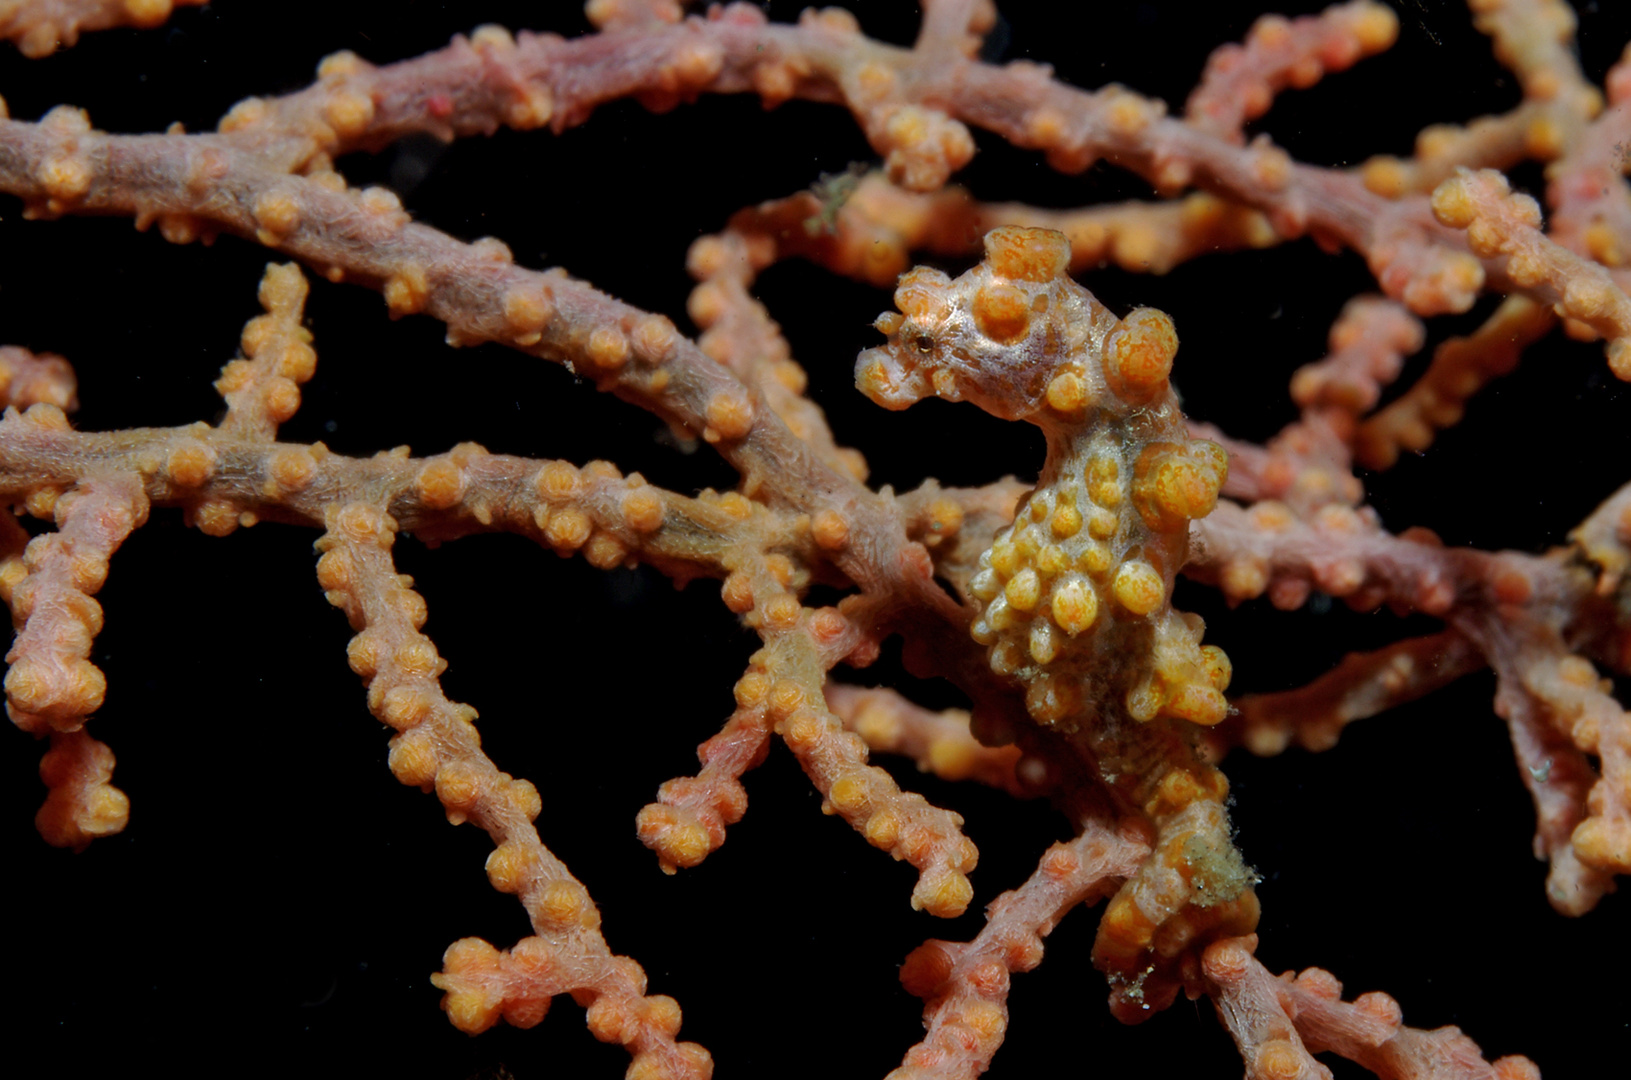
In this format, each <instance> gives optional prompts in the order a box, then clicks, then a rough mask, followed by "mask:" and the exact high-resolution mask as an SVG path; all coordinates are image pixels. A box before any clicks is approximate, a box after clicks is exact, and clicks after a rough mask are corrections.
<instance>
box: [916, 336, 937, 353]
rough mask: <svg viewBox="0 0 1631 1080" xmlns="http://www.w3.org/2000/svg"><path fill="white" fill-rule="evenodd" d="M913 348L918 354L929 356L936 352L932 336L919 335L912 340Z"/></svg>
mask: <svg viewBox="0 0 1631 1080" xmlns="http://www.w3.org/2000/svg"><path fill="white" fill-rule="evenodd" d="M912 347H913V348H914V349H916V350H917V351H918V352H920V353H923V354H924V355H928V354H929V353H932V352H934V337H933V336H932V335H930V334H919V335H918V336H917V337H915V338H913V339H912Z"/></svg>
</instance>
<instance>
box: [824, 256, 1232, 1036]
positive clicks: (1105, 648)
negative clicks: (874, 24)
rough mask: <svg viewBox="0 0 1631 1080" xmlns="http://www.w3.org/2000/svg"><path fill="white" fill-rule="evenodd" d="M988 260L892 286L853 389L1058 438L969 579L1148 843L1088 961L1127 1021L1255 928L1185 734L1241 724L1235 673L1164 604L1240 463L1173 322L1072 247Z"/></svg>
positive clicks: (1219, 782)
mask: <svg viewBox="0 0 1631 1080" xmlns="http://www.w3.org/2000/svg"><path fill="white" fill-rule="evenodd" d="M985 251H986V257H985V261H984V262H982V263H981V264H980V265H979V266H977V267H975V268H974V269H972V270H970V271H969V272H968V273H966V274H964V275H962V276H961V277H959V278H957V279H956V280H955V281H954V280H952V279H951V278H949V277H947V276H946V275H945V274H943V273H941V272H939V271H937V270H931V269H928V268H924V267H919V268H918V269H915V270H912V271H910V272H909V273H907V274H905V275H904V276H903V277H902V278H901V280H900V283H899V285H898V287H897V289H896V292H895V304H896V306H897V307H898V308H899V309H900V312H899V313H895V312H890V313H886V314H884V315H882V316H880V317H879V319H878V321H877V323H876V325H877V327H878V329H879V330H881V331H883V332H884V333H885V334H887V335H888V337H889V341H888V343H887V344H885V345H883V346H881V347H879V348H875V349H869V350H867V351H866V352H864V353H862V354H861V356H860V358H859V359H858V360H857V363H856V382H857V384H858V385H859V387H860V389H861V390H862V392H863V393H865V394H866V395H867V396H868V397H870V398H871V399H872V400H873V401H875V402H877V403H879V404H880V405H883V406H885V407H886V408H891V409H903V408H905V407H907V406H908V405H910V404H911V403H912V402H914V401H918V400H920V399H922V398H924V397H928V396H930V395H933V396H936V397H941V398H946V399H948V400H952V401H965V400H966V401H971V402H973V403H974V404H976V405H979V406H980V407H981V408H983V409H985V410H986V411H987V412H990V413H992V414H994V415H996V416H1000V417H1004V418H1007V419H1016V420H1028V421H1030V422H1031V423H1034V424H1036V425H1037V426H1039V427H1040V428H1042V430H1043V431H1044V432H1045V433H1046V435H1047V446H1048V451H1047V460H1046V462H1045V464H1044V465H1043V468H1042V473H1041V476H1040V478H1039V479H1038V482H1037V486H1036V489H1035V490H1034V491H1032V492H1031V493H1030V494H1029V495H1028V496H1027V497H1026V498H1025V499H1024V500H1022V501H1021V502H1020V504H1019V508H1018V512H1017V513H1016V515H1015V518H1014V523H1013V525H1012V526H1010V527H1009V528H1007V529H1004V530H1003V531H1001V532H999V533H998V534H997V536H996V538H995V539H994V541H993V543H992V545H991V547H990V549H989V550H988V551H987V552H986V553H985V554H984V555H982V556H981V559H980V570H979V572H978V573H977V574H976V575H975V576H974V577H973V579H972V580H971V581H970V584H969V588H970V591H971V592H972V593H973V596H974V599H975V601H976V602H977V604H978V605H979V614H978V616H977V617H976V618H975V619H974V621H973V623H972V626H971V628H970V632H971V634H972V636H973V638H974V640H975V641H977V642H979V643H980V644H981V645H984V646H986V647H987V652H988V656H989V658H990V663H991V667H992V670H993V671H995V672H997V673H998V674H999V675H1003V676H1007V677H1009V678H1012V679H1014V680H1015V681H1017V682H1018V683H1019V684H1020V685H1022V686H1023V687H1024V690H1025V704H1026V708H1027V710H1028V711H1029V712H1030V714H1031V716H1032V717H1033V718H1035V719H1036V720H1037V721H1038V722H1039V723H1042V724H1045V725H1047V726H1049V727H1051V728H1053V729H1055V730H1057V731H1059V732H1061V733H1063V734H1066V735H1068V736H1069V737H1070V738H1071V739H1072V740H1073V741H1074V743H1075V744H1076V745H1077V746H1078V747H1079V748H1080V749H1081V750H1082V751H1083V752H1084V754H1085V755H1086V756H1087V757H1088V758H1089V759H1090V760H1091V761H1092V762H1093V764H1094V766H1095V767H1096V769H1097V770H1098V774H1099V776H1100V778H1101V779H1102V780H1103V781H1104V782H1105V783H1106V785H1107V786H1108V787H1109V788H1110V789H1111V790H1112V791H1113V792H1114V793H1115V794H1116V795H1117V797H1118V798H1119V799H1121V800H1122V801H1123V803H1124V804H1125V805H1126V806H1127V807H1128V808H1129V809H1136V810H1137V811H1139V812H1141V813H1142V814H1143V815H1145V816H1146V817H1147V818H1148V820H1149V821H1150V822H1151V824H1152V825H1153V827H1154V829H1155V834H1156V845H1155V853H1154V855H1153V856H1152V858H1151V860H1150V862H1149V863H1148V864H1146V866H1145V867H1144V868H1143V869H1142V870H1141V871H1140V872H1139V874H1138V875H1137V876H1136V877H1135V878H1134V879H1132V880H1131V881H1129V882H1127V884H1126V885H1125V886H1124V887H1123V888H1122V890H1121V891H1120V893H1118V894H1117V896H1116V898H1115V899H1114V900H1113V901H1112V902H1111V904H1110V907H1109V908H1108V909H1107V911H1106V913H1105V917H1104V920H1103V922H1102V923H1101V925H1100V930H1099V938H1098V942H1097V944H1096V945H1095V952H1094V958H1095V962H1096V963H1097V964H1098V965H1099V967H1100V968H1102V969H1103V970H1105V971H1106V972H1107V973H1108V974H1109V975H1110V977H1111V982H1112V987H1113V992H1112V1004H1113V1006H1114V1007H1115V1008H1116V1010H1117V1013H1118V1015H1120V1016H1122V1018H1123V1019H1126V1020H1134V1019H1139V1018H1141V1017H1142V1016H1146V1015H1149V1013H1150V1012H1151V1011H1153V1010H1154V1009H1157V1008H1160V1007H1162V1006H1164V1005H1165V1004H1166V1003H1167V1002H1168V1001H1170V1000H1171V999H1172V996H1173V995H1174V994H1175V993H1176V991H1177V989H1178V988H1179V987H1180V986H1181V985H1182V983H1183V981H1185V979H1190V978H1194V977H1195V973H1194V971H1193V970H1191V969H1192V968H1193V957H1194V955H1195V954H1196V948H1195V947H1196V946H1197V945H1198V944H1201V943H1204V941H1205V940H1209V939H1210V938H1212V937H1215V936H1217V935H1218V934H1219V933H1230V934H1233V933H1244V932H1249V930H1250V929H1251V927H1252V926H1254V925H1255V923H1256V918H1257V904H1256V898H1255V896H1254V895H1253V893H1252V891H1251V886H1252V884H1253V882H1254V880H1255V878H1254V876H1253V874H1252V873H1251V871H1250V870H1248V869H1247V868H1246V866H1245V864H1244V862H1243V861H1242V860H1241V858H1240V856H1239V854H1238V853H1237V852H1236V850H1235V848H1234V845H1233V843H1232V841H1231V840H1230V837H1229V827H1228V818H1227V815H1226V813H1225V811H1224V808H1223V803H1224V800H1225V798H1226V797H1227V792H1228V785H1227V781H1226V780H1225V779H1224V777H1223V775H1222V774H1221V773H1219V772H1218V771H1217V770H1216V769H1214V768H1212V767H1211V766H1210V765H1208V764H1206V763H1205V762H1203V761H1201V760H1200V759H1199V758H1198V756H1197V755H1196V753H1195V751H1194V742H1193V733H1194V725H1208V724H1215V723H1218V722H1219V721H1221V720H1222V719H1223V718H1224V717H1225V716H1226V715H1227V714H1228V703H1227V702H1226V701H1225V699H1224V697H1223V690H1224V689H1225V688H1226V687H1227V686H1228V682H1229V675H1230V667H1229V660H1228V657H1227V656H1225V655H1224V653H1223V650H1221V649H1219V648H1218V647H1216V646H1213V645H1205V646H1203V645H1201V643H1200V640H1201V634H1202V631H1203V629H1204V626H1203V624H1202V622H1201V620H1200V618H1199V617H1197V616H1195V615H1189V614H1185V613H1183V612H1179V611H1175V610H1174V609H1173V608H1172V606H1171V602H1170V600H1171V596H1172V583H1173V578H1174V576H1175V575H1176V574H1177V572H1178V570H1179V568H1180V567H1182V565H1183V563H1184V560H1185V559H1186V558H1187V556H1188V550H1189V522H1190V520H1192V519H1194V518H1198V517H1203V516H1205V515H1206V514H1207V513H1209V512H1210V511H1211V509H1212V507H1213V506H1214V505H1215V504H1216V502H1217V496H1218V491H1219V489H1220V488H1221V487H1222V484H1223V479H1224V476H1225V474H1226V472H1227V470H1228V456H1227V454H1226V453H1225V452H1224V451H1223V450H1222V449H1221V448H1220V447H1218V446H1217V445H1216V444H1214V443H1211V442H1207V441H1205V440H1200V439H1190V438H1189V437H1188V434H1187V432H1186V429H1185V423H1184V417H1183V414H1182V412H1181V411H1180V410H1179V407H1178V401H1177V397H1176V395H1175V394H1174V393H1173V390H1172V386H1171V383H1170V382H1169V381H1168V375H1169V374H1170V372H1171V370H1172V361H1173V357H1174V356H1175V354H1176V353H1177V349H1178V339H1177V335H1176V334H1175V333H1174V331H1173V326H1172V321H1171V320H1170V319H1169V318H1167V316H1166V315H1164V314H1162V313H1161V312H1159V311H1155V310H1154V309H1151V308H1139V309H1137V310H1135V311H1133V312H1131V313H1129V314H1128V315H1127V317H1126V318H1125V319H1118V318H1116V316H1115V315H1114V314H1113V313H1111V312H1110V311H1109V309H1107V308H1105V307H1104V305H1102V304H1100V303H1099V302H1098V301H1097V300H1095V299H1094V298H1093V295H1092V294H1091V293H1089V292H1088V291H1087V290H1086V289H1083V288H1082V287H1081V286H1079V285H1077V284H1076V283H1075V282H1074V281H1072V280H1071V279H1070V277H1069V275H1068V274H1067V273H1066V268H1067V266H1068V265H1069V261H1070V245H1069V242H1068V241H1067V240H1066V239H1065V237H1064V236H1063V235H1062V234H1060V233H1057V232H1052V231H1049V230H1044V229H1022V228H1014V227H1005V228H1000V229H996V230H994V231H992V232H991V233H990V234H988V235H987V236H986V238H985Z"/></svg>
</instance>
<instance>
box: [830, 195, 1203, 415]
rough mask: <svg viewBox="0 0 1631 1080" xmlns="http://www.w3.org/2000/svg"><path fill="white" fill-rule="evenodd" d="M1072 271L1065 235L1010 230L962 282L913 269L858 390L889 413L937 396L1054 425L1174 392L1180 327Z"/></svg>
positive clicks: (861, 368)
mask: <svg viewBox="0 0 1631 1080" xmlns="http://www.w3.org/2000/svg"><path fill="white" fill-rule="evenodd" d="M1069 265H1070V242H1069V241H1068V240H1066V239H1065V236H1064V234H1062V233H1058V232H1054V231H1053V230H1050V229H1028V228H1020V227H1017V226H1004V227H1002V228H999V229H993V230H992V231H991V232H990V233H988V234H986V237H985V259H984V260H983V261H982V262H981V263H980V264H979V265H978V266H976V267H974V268H973V269H972V270H970V271H968V272H967V273H966V274H963V275H962V276H961V277H958V278H956V279H955V280H953V279H952V278H950V277H948V276H947V275H946V274H944V273H942V272H940V271H938V270H933V269H930V268H928V267H918V268H917V269H915V270H912V271H910V272H908V273H906V274H905V275H903V276H902V277H901V279H900V282H899V284H898V286H897V287H896V289H895V306H896V307H897V308H898V309H899V310H898V311H892V312H886V313H885V314H883V315H881V316H879V318H878V321H877V322H876V323H875V324H874V325H875V326H877V328H878V329H879V330H881V331H883V332H884V333H885V334H887V335H888V336H889V341H888V342H887V343H885V344H884V345H882V346H880V347H878V348H874V349H868V350H867V351H865V352H863V353H862V354H861V355H860V357H859V359H858V360H857V361H856V372H855V377H856V384H857V385H858V386H859V387H860V389H861V392H862V393H864V394H866V395H867V397H869V398H871V399H872V400H873V401H875V402H877V403H878V404H879V405H882V406H884V407H885V408H888V409H904V408H906V407H907V406H908V405H910V404H912V403H913V402H914V401H918V400H920V399H922V398H925V397H930V396H933V397H940V398H945V399H947V400H949V401H965V400H966V401H971V402H973V403H974V404H976V405H978V406H980V407H981V408H982V409H984V410H986V411H987V412H989V413H992V414H993V415H995V416H1000V417H1003V418H1004V419H1010V420H1021V419H1023V420H1030V421H1032V422H1033V423H1037V424H1039V425H1042V426H1044V427H1051V426H1057V425H1061V424H1075V423H1078V422H1080V421H1081V420H1082V419H1084V418H1086V417H1088V416H1089V415H1090V414H1092V413H1094V412H1095V411H1097V410H1108V411H1109V412H1111V413H1112V414H1114V415H1125V414H1126V413H1128V412H1130V411H1132V410H1135V409H1137V408H1139V407H1142V406H1144V405H1146V404H1148V403H1150V402H1151V401H1152V400H1154V399H1155V398H1157V397H1159V396H1161V395H1163V394H1164V393H1165V392H1166V390H1167V389H1168V383H1167V376H1168V373H1169V372H1170V371H1171V370H1172V358H1173V356H1174V354H1176V352H1177V350H1178V339H1177V335H1176V334H1175V333H1174V332H1173V329H1172V321H1171V320H1170V319H1168V318H1167V317H1166V316H1165V315H1163V314H1162V313H1160V312H1158V311H1155V310H1153V309H1150V308H1140V309H1138V310H1136V311H1134V312H1132V313H1130V314H1129V315H1128V316H1127V318H1126V319H1117V318H1116V316H1115V315H1114V314H1113V313H1111V312H1110V310H1109V309H1108V308H1106V307H1105V306H1104V305H1103V304H1101V303H1099V302H1098V301H1097V300H1096V299H1094V297H1093V294H1092V293H1090V292H1088V291H1087V290H1086V289H1084V288H1082V287H1081V286H1079V285H1077V284H1076V283H1075V282H1074V281H1072V280H1071V278H1070V276H1069V274H1068V273H1067V269H1068V267H1069Z"/></svg>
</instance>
